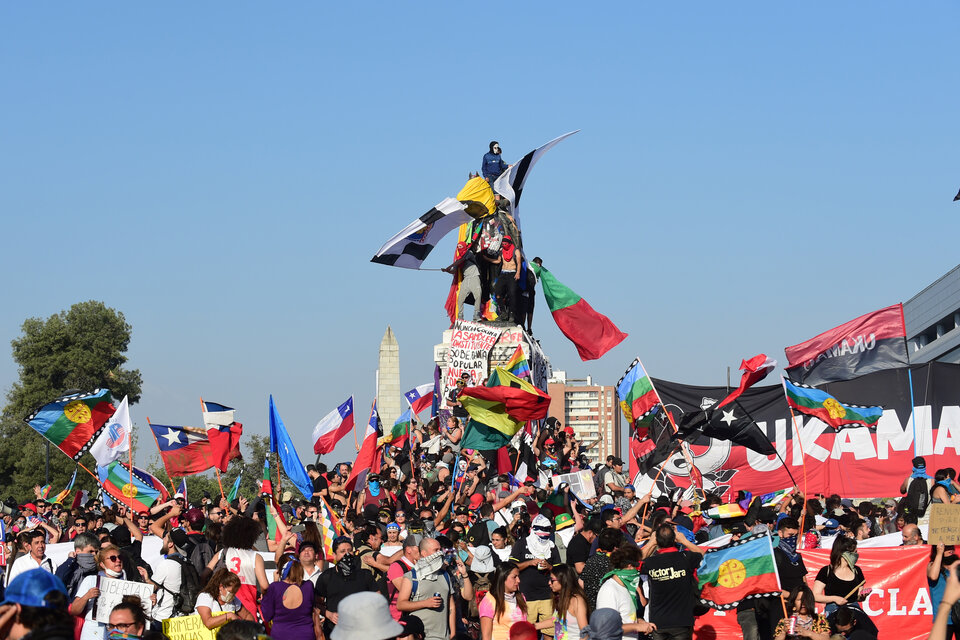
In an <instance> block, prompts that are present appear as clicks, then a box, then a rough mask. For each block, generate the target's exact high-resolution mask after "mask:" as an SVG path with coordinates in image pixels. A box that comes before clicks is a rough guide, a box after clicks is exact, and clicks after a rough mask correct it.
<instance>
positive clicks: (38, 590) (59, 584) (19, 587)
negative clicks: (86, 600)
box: [0, 569, 67, 609]
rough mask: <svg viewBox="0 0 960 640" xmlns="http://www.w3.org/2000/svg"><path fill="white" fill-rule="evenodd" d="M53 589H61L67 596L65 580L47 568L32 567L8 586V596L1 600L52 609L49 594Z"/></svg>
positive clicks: (65, 596) (5, 602) (6, 602)
mask: <svg viewBox="0 0 960 640" xmlns="http://www.w3.org/2000/svg"><path fill="white" fill-rule="evenodd" d="M53 591H59V592H60V593H62V594H63V597H64V599H66V598H67V588H66V587H65V586H63V581H62V580H61V579H60V578H58V577H57V576H55V575H53V574H52V573H50V572H49V571H47V570H46V569H31V570H30V571H25V572H23V573H21V574H20V575H18V576H17V577H16V578H14V579H13V581H12V582H11V583H10V586H8V587H7V592H6V594H5V595H6V598H5V599H4V601H3V602H0V606H2V605H5V604H19V605H23V606H24V607H38V608H43V609H52V608H53V606H52V605H50V604H48V603H47V600H46V598H47V596H48V595H50V593H51V592H53Z"/></svg>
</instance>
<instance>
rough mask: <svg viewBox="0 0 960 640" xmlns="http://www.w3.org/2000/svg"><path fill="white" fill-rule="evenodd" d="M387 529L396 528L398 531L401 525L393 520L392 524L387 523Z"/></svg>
mask: <svg viewBox="0 0 960 640" xmlns="http://www.w3.org/2000/svg"><path fill="white" fill-rule="evenodd" d="M387 529H396V530H397V531H399V530H400V525H398V524H397V523H396V522H391V523H390V524H388V525H387Z"/></svg>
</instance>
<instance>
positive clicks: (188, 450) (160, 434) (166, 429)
mask: <svg viewBox="0 0 960 640" xmlns="http://www.w3.org/2000/svg"><path fill="white" fill-rule="evenodd" d="M150 429H151V430H152V431H153V436H154V437H155V438H156V439H157V448H158V449H160V457H161V458H163V465H164V467H165V468H166V470H167V473H168V474H169V475H171V476H189V475H193V474H195V473H203V472H204V471H206V470H207V469H209V468H210V467H212V466H213V463H214V459H213V449H212V448H211V446H210V440H209V439H208V438H207V432H206V430H204V429H194V428H191V427H177V426H171V425H165V424H151V425H150Z"/></svg>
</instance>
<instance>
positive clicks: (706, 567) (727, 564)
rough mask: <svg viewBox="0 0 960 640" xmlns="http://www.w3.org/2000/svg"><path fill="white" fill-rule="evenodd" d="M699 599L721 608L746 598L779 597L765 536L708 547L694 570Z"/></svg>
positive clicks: (768, 537)
mask: <svg viewBox="0 0 960 640" xmlns="http://www.w3.org/2000/svg"><path fill="white" fill-rule="evenodd" d="M697 576H698V582H699V586H700V602H702V603H703V604H705V605H707V606H709V607H712V608H714V609H719V610H721V611H723V610H727V609H732V608H734V607H736V606H737V605H738V604H740V602H742V601H743V600H746V599H748V598H763V597H765V596H779V595H780V592H781V589H780V577H779V576H778V575H777V563H776V560H775V559H774V556H773V542H772V540H771V538H770V536H769V535H761V536H753V537H750V538H745V539H742V540H739V541H737V542H734V543H731V544H729V545H727V546H725V547H719V548H717V549H708V550H707V552H706V553H704V555H703V561H702V562H701V563H700V569H699V570H698V571H697Z"/></svg>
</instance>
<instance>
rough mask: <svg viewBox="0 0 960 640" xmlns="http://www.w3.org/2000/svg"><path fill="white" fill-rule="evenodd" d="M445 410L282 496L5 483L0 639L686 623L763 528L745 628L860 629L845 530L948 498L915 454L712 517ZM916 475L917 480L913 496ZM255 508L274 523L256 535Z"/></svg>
mask: <svg viewBox="0 0 960 640" xmlns="http://www.w3.org/2000/svg"><path fill="white" fill-rule="evenodd" d="M452 398H453V400H454V402H451V404H452V405H455V396H452ZM451 408H454V409H455V408H456V407H455V406H453V407H451ZM440 423H442V424H440ZM440 423H438V422H437V421H433V422H432V423H431V424H428V425H423V426H419V425H418V426H416V427H415V429H414V431H413V432H412V434H411V438H410V440H409V442H408V443H406V444H405V445H404V446H402V447H388V448H387V449H386V450H385V452H384V453H385V455H384V457H383V463H382V466H381V467H380V468H379V469H378V471H377V473H373V472H372V471H371V472H369V473H367V474H366V475H365V478H363V480H362V483H361V484H359V485H358V486H357V487H356V488H357V489H358V490H357V491H348V490H347V479H348V478H349V477H350V476H351V471H352V469H351V467H350V465H349V464H348V463H339V464H336V465H333V467H332V468H327V467H326V466H325V465H324V464H322V463H319V462H318V464H317V465H311V466H310V467H308V473H309V475H310V477H311V478H312V479H313V490H314V493H313V496H311V497H310V499H309V500H308V499H306V498H305V497H304V498H303V499H294V497H293V496H292V495H290V494H289V493H288V492H286V493H284V494H282V495H281V496H279V497H280V500H278V502H277V504H278V505H279V506H278V507H277V506H274V504H273V503H271V502H270V501H267V500H264V499H263V498H262V497H260V498H256V499H251V500H249V501H248V500H246V499H244V498H239V499H237V500H235V501H233V502H232V503H231V502H228V501H227V500H226V499H223V498H219V497H214V498H210V497H207V496H205V497H204V498H203V499H202V500H201V501H199V502H197V503H196V504H188V503H187V502H186V500H184V498H183V497H182V496H180V495H179V494H178V495H176V496H175V497H174V499H173V500H170V501H168V502H165V503H161V504H155V505H154V506H153V507H152V508H151V509H150V510H149V511H144V512H140V513H135V512H133V511H131V510H130V509H129V508H128V507H127V506H126V505H123V504H113V505H112V506H109V507H107V506H105V505H104V504H103V501H101V500H99V499H94V500H91V501H89V502H87V503H86V504H84V505H83V506H81V507H78V508H64V507H63V506H61V505H59V504H56V503H48V502H45V501H43V500H41V499H39V494H38V495H37V496H35V499H33V500H32V501H30V502H26V503H23V504H19V503H18V501H15V500H12V499H8V500H7V501H6V502H5V503H4V504H3V509H2V510H3V523H4V525H5V531H7V532H8V534H7V547H6V555H5V559H6V563H5V568H4V577H3V581H2V586H3V589H4V595H3V600H2V605H0V638H16V639H18V638H23V637H29V638H61V637H62V638H71V637H72V638H77V639H79V640H101V639H107V638H157V639H161V638H164V637H165V636H164V635H163V629H162V624H161V621H162V620H164V619H167V618H173V617H176V616H182V615H197V616H199V619H200V620H201V622H202V624H203V625H204V626H205V627H206V628H208V629H211V630H217V631H218V637H219V638H221V639H225V638H226V639H229V638H255V637H267V636H266V635H265V634H267V633H270V634H271V636H272V637H276V638H283V639H284V640H311V639H315V638H330V639H331V640H353V639H357V640H359V639H361V638H363V639H365V640H380V639H386V638H410V639H411V640H420V639H425V640H446V639H448V638H465V639H467V638H468V639H471V640H515V639H519V638H529V639H531V640H533V639H537V638H543V639H546V638H553V639H555V640H578V639H579V638H593V639H602V638H620V637H623V638H631V639H639V638H647V637H652V638H657V639H660V638H691V637H692V636H693V627H694V623H695V619H696V616H697V615H700V614H702V613H703V610H702V609H701V604H700V601H699V597H698V594H697V579H696V575H697V569H698V567H699V566H700V562H701V559H702V556H703V553H704V551H705V548H706V547H709V546H716V545H718V544H726V543H727V542H728V541H730V540H738V539H743V538H745V537H749V536H754V535H770V536H772V537H773V545H774V546H775V557H776V565H777V571H778V574H779V577H780V581H781V586H782V589H783V593H782V596H783V597H782V599H781V598H778V597H769V598H755V599H749V600H745V601H744V602H742V603H741V604H740V605H739V606H738V607H737V611H736V619H737V622H738V624H739V626H740V628H741V630H742V633H743V636H744V638H746V639H747V640H754V639H758V638H776V639H777V640H782V639H784V638H786V637H788V636H789V637H801V636H802V637H808V638H822V639H827V638H831V637H835V636H839V637H843V638H876V637H877V629H876V626H875V625H874V624H873V622H872V621H871V620H870V618H869V616H868V615H867V614H866V613H865V612H864V610H863V608H862V607H861V606H860V605H859V602H861V601H862V600H864V599H865V598H866V596H867V595H868V593H869V589H867V588H866V587H864V584H865V582H867V581H868V580H867V579H868V578H869V576H865V575H864V571H863V570H862V568H861V567H860V566H859V565H858V553H857V548H858V543H859V542H862V541H863V540H865V539H867V538H870V537H874V536H881V535H890V534H892V533H897V532H899V534H900V535H901V536H902V544H903V545H917V544H924V541H923V539H922V536H921V530H920V528H919V527H918V523H919V522H920V520H921V518H922V517H923V511H925V509H926V507H927V506H928V505H929V504H931V503H933V502H937V501H944V502H948V501H950V502H953V501H956V500H958V499H960V486H958V485H957V483H956V481H955V477H956V474H955V473H954V472H953V470H950V469H946V470H938V471H937V472H936V473H935V475H934V476H928V475H927V474H926V472H925V464H924V461H923V459H922V458H917V459H915V460H914V469H913V470H912V472H911V473H910V474H909V476H908V477H906V478H905V480H904V484H903V486H902V487H901V493H902V494H903V497H902V498H901V499H900V500H889V501H886V502H884V503H882V504H876V503H874V502H872V501H862V502H860V503H859V504H854V503H853V502H851V501H849V500H845V499H842V498H841V497H840V496H837V495H832V496H809V498H808V499H805V497H804V496H803V495H802V494H800V493H799V492H793V493H792V494H790V495H788V496H786V497H785V499H783V500H782V501H780V502H779V503H778V504H777V505H776V506H775V507H761V506H760V503H759V501H757V500H754V501H752V502H749V500H748V501H747V502H746V503H745V504H749V508H748V510H747V514H746V516H744V517H740V518H736V519H730V520H713V519H711V518H709V517H705V515H704V514H705V513H706V512H707V510H708V509H710V508H711V507H713V506H717V505H719V504H721V503H722V502H723V501H724V497H721V496H717V495H711V494H710V493H707V494H705V495H704V496H703V497H704V499H703V500H702V501H701V502H700V503H698V504H695V503H693V502H691V501H690V500H687V499H685V498H683V497H682V496H681V495H680V494H679V492H678V493H676V494H675V495H664V496H659V497H656V498H654V497H652V496H651V495H649V494H648V495H643V496H641V495H637V492H636V491H635V490H634V487H633V486H632V485H631V484H630V483H629V481H628V478H627V476H626V474H625V473H624V470H623V461H622V460H621V459H619V458H617V457H615V456H610V457H608V458H607V460H606V461H605V462H604V463H602V464H599V465H597V466H596V467H595V468H591V467H590V466H589V464H588V462H587V458H586V456H585V455H584V454H585V453H586V450H587V449H588V448H589V447H590V446H591V445H592V443H587V444H582V443H580V442H579V441H578V439H577V437H576V434H575V433H574V432H573V430H572V429H569V428H563V426H562V425H561V424H560V423H559V422H558V421H557V420H555V419H553V418H551V419H548V421H547V423H546V425H545V426H544V427H543V429H542V430H541V431H540V432H539V433H538V435H537V437H536V438H529V437H527V439H526V440H525V441H524V440H522V439H521V438H519V437H518V438H517V439H516V440H515V441H514V444H517V445H518V446H516V447H511V448H510V449H509V456H508V457H509V461H508V462H509V464H508V466H509V467H510V472H507V473H499V471H501V470H503V469H499V468H498V466H499V465H501V464H502V463H503V460H498V459H497V456H496V455H495V452H474V451H469V450H466V449H463V448H461V447H460V441H461V439H462V437H463V430H462V427H461V424H460V422H459V420H458V418H457V417H456V416H454V415H451V416H450V417H449V419H446V418H445V419H443V420H442V421H440ZM583 468H590V469H591V471H592V472H593V477H594V486H593V491H589V492H587V493H590V494H593V493H595V494H596V495H595V496H593V495H591V497H589V498H583V497H581V496H577V495H575V493H574V492H573V491H571V487H570V486H569V485H567V484H566V483H559V485H558V486H553V484H552V478H553V477H555V475H557V474H563V473H567V472H570V471H576V470H579V469H583ZM521 469H526V473H525V474H523V473H520V470H521ZM515 472H516V473H518V474H519V477H518V475H514V473H515ZM915 481H918V482H920V483H925V487H926V493H925V498H924V499H921V500H920V501H919V502H920V503H921V504H920V506H918V505H917V493H918V492H917V490H916V489H917V486H918V485H916V483H915ZM744 498H745V496H744V495H743V492H741V494H740V495H739V496H736V498H731V500H732V501H736V500H738V499H744ZM326 508H330V509H331V510H333V511H334V512H336V513H337V514H338V516H339V520H340V523H341V525H342V531H341V532H340V535H338V536H337V537H335V538H334V539H332V540H325V539H324V527H323V526H318V521H319V520H320V518H321V516H322V514H323V511H324V509H326ZM268 511H269V512H270V514H269V515H271V516H274V518H275V519H276V520H277V521H278V523H279V524H278V528H279V533H278V534H277V536H276V538H275V539H269V540H268V536H267V525H266V523H267V520H268V517H267V516H268ZM148 538H151V539H152V540H153V547H154V548H156V547H159V551H158V552H157V553H155V554H153V555H149V554H145V552H144V549H145V547H144V541H145V540H147V539H148ZM718 540H719V542H717V541H718ZM54 543H69V544H70V545H71V546H72V551H71V552H70V553H69V556H68V557H67V558H66V559H65V560H62V561H60V562H55V561H54V560H53V559H52V558H50V557H49V556H48V555H47V553H46V551H47V545H48V544H54ZM824 545H829V548H830V550H831V551H830V562H829V564H828V565H827V566H825V567H824V568H823V569H821V570H820V571H819V572H818V573H816V575H815V576H813V575H808V571H807V569H806V567H805V566H804V561H803V557H802V556H801V555H800V550H802V549H811V548H818V547H821V546H824ZM328 548H329V552H330V557H329V558H328V557H327V549H328ZM956 558H957V556H956V552H955V550H954V548H953V547H952V546H944V545H938V546H933V547H931V549H930V564H929V569H928V572H927V578H928V584H929V585H930V592H931V597H932V600H933V605H934V608H935V609H936V611H937V612H938V617H937V626H935V627H934V630H933V631H932V632H931V634H932V635H931V637H948V636H949V637H952V634H953V632H954V628H955V624H954V619H953V617H952V615H951V613H950V608H951V605H952V604H953V603H954V602H955V601H956V600H957V599H958V598H960V582H958V579H957V576H956V575H955V570H956V567H957V565H956V564H955V561H956ZM102 578H115V579H121V580H128V581H133V582H139V583H145V584H147V585H150V586H151V589H150V591H151V592H152V595H151V596H150V598H149V599H148V601H147V600H141V599H139V598H138V597H136V596H126V597H125V598H124V599H123V601H122V602H120V603H119V604H116V605H115V607H113V608H112V610H111V613H110V615H109V621H103V614H102V612H100V615H97V614H96V613H95V611H96V604H97V602H98V599H99V597H100V595H101V593H100V588H99V587H100V586H101V579H102ZM931 624H933V623H931ZM938 633H939V634H940V635H937V634H938Z"/></svg>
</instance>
